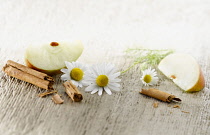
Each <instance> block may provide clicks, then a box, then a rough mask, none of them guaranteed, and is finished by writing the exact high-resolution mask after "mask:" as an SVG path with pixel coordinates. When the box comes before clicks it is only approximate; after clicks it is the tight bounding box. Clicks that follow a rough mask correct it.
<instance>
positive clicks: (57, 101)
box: [52, 94, 64, 104]
mask: <svg viewBox="0 0 210 135" xmlns="http://www.w3.org/2000/svg"><path fill="white" fill-rule="evenodd" d="M52 101H53V102H54V103H55V104H63V102H64V100H63V99H62V98H61V97H60V95H58V94H55V95H53V96H52Z"/></svg>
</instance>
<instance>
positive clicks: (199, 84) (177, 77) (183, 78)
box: [158, 53, 205, 92]
mask: <svg viewBox="0 0 210 135" xmlns="http://www.w3.org/2000/svg"><path fill="white" fill-rule="evenodd" d="M158 68H159V70H160V71H161V72H162V73H163V74H164V75H165V76H167V77H168V78H170V79H172V80H173V82H174V83H175V84H176V85H178V86H179V87H180V88H181V89H183V90H184V91H187V92H194V91H200V90H202V89H203V88H204V86H205V81H204V77H203V74H202V71H201V69H200V66H199V64H198V63H197V61H196V60H195V59H194V58H193V57H191V56H190V55H188V54H181V53H175V54H171V55H168V56H167V57H165V58H164V59H163V60H162V61H161V62H160V63H159V65H158Z"/></svg>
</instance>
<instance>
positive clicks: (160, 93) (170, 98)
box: [140, 88, 181, 103]
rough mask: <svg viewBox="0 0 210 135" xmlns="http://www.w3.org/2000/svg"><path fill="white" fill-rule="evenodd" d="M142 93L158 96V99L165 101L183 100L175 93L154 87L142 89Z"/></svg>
mask: <svg viewBox="0 0 210 135" xmlns="http://www.w3.org/2000/svg"><path fill="white" fill-rule="evenodd" d="M140 93H141V94H144V95H147V96H150V97H153V98H156V99H159V100H161V101H164V102H168V103H170V102H171V101H173V100H175V101H181V99H179V98H177V97H175V96H174V95H171V94H168V93H166V92H163V91H160V90H158V89H153V88H150V89H142V90H141V91H140Z"/></svg>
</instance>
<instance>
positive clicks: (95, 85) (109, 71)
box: [85, 63, 121, 96]
mask: <svg viewBox="0 0 210 135" xmlns="http://www.w3.org/2000/svg"><path fill="white" fill-rule="evenodd" d="M119 76H120V72H117V70H116V68H115V67H114V65H113V64H109V63H108V64H105V63H103V64H98V65H93V66H92V67H91V68H90V70H89V72H88V74H87V79H86V84H87V85H88V87H87V88H86V89H85V91H88V92H90V91H91V94H94V93H96V92H98V95H99V96H101V95H102V93H103V91H106V93H107V94H109V95H111V94H112V92H111V90H114V91H120V84H119V82H120V81H121V79H119V78H118V77H119Z"/></svg>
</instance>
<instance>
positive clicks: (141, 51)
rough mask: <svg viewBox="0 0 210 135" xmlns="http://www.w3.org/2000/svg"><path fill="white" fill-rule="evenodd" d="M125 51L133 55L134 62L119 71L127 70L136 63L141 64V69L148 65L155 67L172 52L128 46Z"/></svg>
mask: <svg viewBox="0 0 210 135" xmlns="http://www.w3.org/2000/svg"><path fill="white" fill-rule="evenodd" d="M125 52H126V53H127V54H131V55H132V56H133V59H134V62H133V63H132V65H131V66H129V67H128V68H127V69H126V70H124V71H121V73H125V72H127V71H129V70H130V69H131V68H133V67H134V66H136V65H137V64H141V66H140V68H141V70H145V69H146V68H148V67H155V66H157V65H158V64H159V62H160V61H161V60H162V59H163V58H165V57H166V56H167V55H169V54H171V53H173V52H174V51H173V50H169V49H162V50H157V49H155V50H152V49H145V48H133V49H132V48H129V49H127V50H126V51H125Z"/></svg>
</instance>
